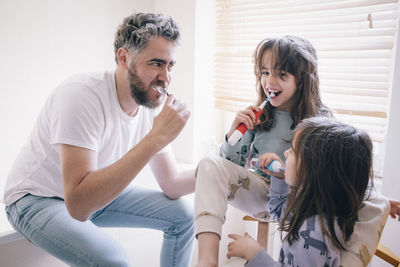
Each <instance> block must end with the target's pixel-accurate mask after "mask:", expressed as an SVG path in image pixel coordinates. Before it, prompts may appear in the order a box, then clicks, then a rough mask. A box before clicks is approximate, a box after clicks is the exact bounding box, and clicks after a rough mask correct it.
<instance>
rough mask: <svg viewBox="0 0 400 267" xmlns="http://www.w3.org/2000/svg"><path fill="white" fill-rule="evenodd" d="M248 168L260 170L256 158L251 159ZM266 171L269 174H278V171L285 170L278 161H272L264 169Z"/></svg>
mask: <svg viewBox="0 0 400 267" xmlns="http://www.w3.org/2000/svg"><path fill="white" fill-rule="evenodd" d="M250 166H251V167H253V168H254V169H257V168H258V169H261V167H260V164H259V162H258V158H253V159H251V161H250ZM266 169H268V170H270V171H271V172H278V171H281V172H283V171H285V168H282V165H281V163H280V162H279V161H277V160H273V161H271V163H270V164H268V166H267V167H266Z"/></svg>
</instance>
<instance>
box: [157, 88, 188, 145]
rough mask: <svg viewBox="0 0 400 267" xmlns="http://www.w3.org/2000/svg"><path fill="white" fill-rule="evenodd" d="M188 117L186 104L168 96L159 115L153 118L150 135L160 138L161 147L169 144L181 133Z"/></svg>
mask: <svg viewBox="0 0 400 267" xmlns="http://www.w3.org/2000/svg"><path fill="white" fill-rule="evenodd" d="M189 117H190V111H189V110H187V108H186V104H185V103H183V102H182V101H180V100H178V99H175V97H174V96H173V95H169V96H168V97H167V100H166V101H165V104H164V107H163V109H162V110H161V112H160V114H158V116H157V117H155V118H154V122H153V128H152V130H151V131H150V134H154V135H157V136H160V137H163V138H162V139H161V142H162V145H164V146H165V145H167V144H169V143H171V142H172V141H173V140H174V139H175V138H176V137H177V136H178V135H179V133H180V132H181V131H182V129H183V127H184V126H185V125H186V122H187V121H188V119H189Z"/></svg>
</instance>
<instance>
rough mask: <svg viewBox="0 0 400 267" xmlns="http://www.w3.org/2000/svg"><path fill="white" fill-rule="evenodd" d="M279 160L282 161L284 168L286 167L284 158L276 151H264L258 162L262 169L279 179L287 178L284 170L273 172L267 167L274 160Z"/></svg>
mask: <svg viewBox="0 0 400 267" xmlns="http://www.w3.org/2000/svg"><path fill="white" fill-rule="evenodd" d="M273 160H277V161H279V162H280V163H281V165H282V168H285V164H284V163H283V161H282V159H281V158H280V157H279V156H278V155H277V154H275V153H264V154H261V155H260V156H258V164H259V165H260V167H261V170H262V171H263V172H265V173H266V174H268V175H272V176H274V177H276V178H279V179H285V173H284V172H283V171H277V172H272V171H270V170H268V169H267V166H268V165H269V164H270V163H271V162H272V161H273Z"/></svg>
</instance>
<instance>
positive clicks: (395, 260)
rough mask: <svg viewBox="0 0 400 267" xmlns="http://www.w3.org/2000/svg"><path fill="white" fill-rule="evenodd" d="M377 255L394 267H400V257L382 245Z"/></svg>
mask: <svg viewBox="0 0 400 267" xmlns="http://www.w3.org/2000/svg"><path fill="white" fill-rule="evenodd" d="M375 255H376V256H378V257H379V258H381V259H382V260H384V261H386V262H387V263H389V264H391V265H393V266H396V267H400V257H397V256H396V255H395V254H394V253H393V252H392V251H391V250H390V249H388V248H387V247H385V246H384V245H382V244H380V243H379V245H378V248H377V249H376V252H375Z"/></svg>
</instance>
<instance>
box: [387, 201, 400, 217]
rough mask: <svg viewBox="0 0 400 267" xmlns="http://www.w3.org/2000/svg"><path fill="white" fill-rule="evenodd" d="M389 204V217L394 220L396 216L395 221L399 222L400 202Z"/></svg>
mask: <svg viewBox="0 0 400 267" xmlns="http://www.w3.org/2000/svg"><path fill="white" fill-rule="evenodd" d="M389 203H390V212H389V214H390V217H392V218H393V219H396V216H397V220H399V222H400V201H395V200H392V199H391V200H389Z"/></svg>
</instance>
